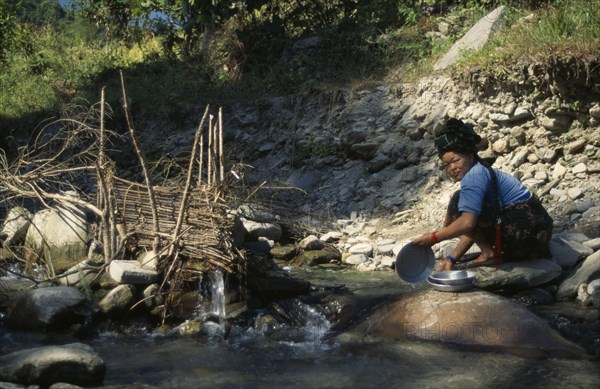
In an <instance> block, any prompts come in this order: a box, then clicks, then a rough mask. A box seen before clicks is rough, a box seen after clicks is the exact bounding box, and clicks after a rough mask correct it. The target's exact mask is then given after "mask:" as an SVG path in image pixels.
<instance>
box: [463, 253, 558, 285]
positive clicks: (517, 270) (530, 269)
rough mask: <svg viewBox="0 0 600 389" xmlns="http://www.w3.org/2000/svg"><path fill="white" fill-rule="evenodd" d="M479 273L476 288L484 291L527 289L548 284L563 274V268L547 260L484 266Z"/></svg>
mask: <svg viewBox="0 0 600 389" xmlns="http://www.w3.org/2000/svg"><path fill="white" fill-rule="evenodd" d="M473 270H474V271H475V272H477V277H476V279H475V286H478V287H480V288H482V289H488V290H498V289H511V290H515V289H525V288H533V287H535V286H539V285H543V284H545V283H548V282H550V281H552V280H554V279H555V278H557V277H558V276H560V274H561V271H562V269H561V267H560V266H559V265H557V264H556V263H554V262H552V261H550V260H547V259H531V260H528V261H520V262H505V263H503V264H502V265H500V266H498V267H487V266H482V267H479V268H475V269H473Z"/></svg>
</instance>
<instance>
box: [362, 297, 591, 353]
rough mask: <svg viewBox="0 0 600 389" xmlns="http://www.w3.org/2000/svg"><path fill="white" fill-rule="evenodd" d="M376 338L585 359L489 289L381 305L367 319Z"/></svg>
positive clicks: (525, 311) (402, 299)
mask: <svg viewBox="0 0 600 389" xmlns="http://www.w3.org/2000/svg"><path fill="white" fill-rule="evenodd" d="M366 325H367V331H368V333H369V334H370V335H374V336H379V337H383V338H390V339H401V340H405V339H423V340H429V341H436V342H443V343H452V344H460V345H464V346H473V347H475V348H477V349H487V350H491V351H507V352H512V353H515V354H520V355H528V356H536V357H568V358H580V357H584V356H585V352H584V351H583V350H582V349H581V348H580V347H579V346H577V345H575V344H573V343H571V342H569V341H567V340H565V339H564V338H562V337H561V336H560V335H559V334H558V333H557V332H555V331H554V330H553V329H552V328H550V327H549V326H548V324H547V323H546V322H545V321H544V320H543V319H541V318H540V317H538V316H537V315H535V314H534V313H532V312H531V311H529V310H528V309H527V308H525V307H523V306H522V305H520V304H518V303H516V302H513V301H511V300H509V299H507V298H504V297H501V296H498V295H496V294H493V293H489V292H485V291H472V292H465V293H446V292H438V291H434V290H424V291H420V292H417V293H412V294H408V295H403V296H400V297H399V298H398V299H397V300H395V301H393V302H391V303H388V304H384V305H383V306H381V307H379V308H378V309H377V310H376V311H375V312H374V313H373V314H372V315H371V316H370V317H369V319H368V320H367V323H366Z"/></svg>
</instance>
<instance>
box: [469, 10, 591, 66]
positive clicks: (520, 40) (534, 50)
mask: <svg viewBox="0 0 600 389" xmlns="http://www.w3.org/2000/svg"><path fill="white" fill-rule="evenodd" d="M552 4H553V5H551V6H549V7H547V8H543V9H540V10H539V11H538V12H536V13H535V14H531V13H529V12H524V11H523V10H515V9H513V10H512V11H511V13H510V18H509V28H505V29H503V30H502V31H501V32H500V33H498V34H496V35H495V36H494V38H493V39H492V41H491V42H490V44H488V45H487V46H486V47H484V48H483V49H482V50H481V51H479V52H478V53H474V54H471V55H469V56H467V57H466V59H465V61H464V62H463V64H462V65H463V66H465V67H466V68H470V67H473V66H480V67H484V68H493V67H497V66H498V65H500V66H510V65H511V64H515V63H520V62H524V61H539V62H545V61H547V60H548V59H555V58H573V57H577V58H582V59H590V58H591V59H595V60H598V56H599V53H600V0H591V1H584V0H557V1H554V2H553V3H552Z"/></svg>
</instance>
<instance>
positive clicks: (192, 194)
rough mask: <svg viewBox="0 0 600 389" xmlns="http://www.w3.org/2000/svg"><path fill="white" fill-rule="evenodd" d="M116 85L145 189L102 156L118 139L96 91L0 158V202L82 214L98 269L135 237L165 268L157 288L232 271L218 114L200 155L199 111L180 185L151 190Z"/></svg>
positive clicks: (201, 130)
mask: <svg viewBox="0 0 600 389" xmlns="http://www.w3.org/2000/svg"><path fill="white" fill-rule="evenodd" d="M121 76H122V75H121ZM121 81H122V87H123V101H124V109H125V114H126V119H127V126H128V129H129V133H130V136H131V140H132V143H133V147H134V149H135V153H136V155H137V156H138V160H139V164H140V167H141V170H142V172H143V174H144V179H145V181H146V182H145V183H144V184H141V183H134V182H130V181H126V180H124V179H120V178H118V177H117V174H116V169H115V163H114V161H112V160H111V159H110V158H109V157H108V155H107V154H108V153H107V149H108V148H109V147H110V146H111V145H112V144H113V143H112V141H113V140H114V139H115V137H118V136H119V135H118V134H116V133H114V132H110V131H107V130H106V129H105V127H104V121H105V117H106V116H107V115H110V113H111V111H110V110H108V111H107V107H108V106H107V105H106V104H105V102H104V91H103V90H102V94H101V96H102V97H101V101H100V103H99V105H95V106H92V107H91V108H88V109H85V108H82V107H78V108H77V109H72V110H70V111H68V112H66V113H65V115H64V116H65V118H63V119H60V120H57V121H55V122H52V123H50V124H48V125H47V126H45V127H44V128H43V129H42V130H41V131H39V132H38V134H39V135H38V137H37V138H36V139H34V140H33V141H31V142H30V143H29V144H28V145H27V146H23V147H21V148H20V150H19V154H18V156H17V157H16V158H15V159H14V160H11V161H9V160H8V158H7V157H6V156H5V154H3V153H1V152H0V196H2V198H3V200H4V202H5V203H7V202H9V201H15V202H16V201H23V199H30V200H33V201H34V202H35V206H36V207H37V208H40V207H42V206H45V207H50V206H52V202H53V201H60V202H64V203H67V204H71V205H73V206H78V207H83V208H85V209H86V210H88V211H90V212H91V213H93V214H94V215H95V216H96V220H97V221H98V225H97V226H96V227H97V228H96V229H95V239H96V240H98V241H100V242H102V245H101V246H102V248H103V255H104V261H105V264H107V265H108V264H109V263H110V262H111V261H112V260H113V259H114V258H117V257H122V253H123V250H124V247H125V245H126V244H127V243H128V242H129V239H130V238H133V237H134V236H135V237H137V238H138V239H139V241H138V245H141V246H146V247H150V248H151V249H152V250H153V251H154V252H155V253H157V255H158V256H159V258H160V262H161V263H160V265H162V267H163V270H165V269H168V270H166V271H165V272H164V273H163V276H164V279H163V286H164V285H165V284H166V281H169V285H170V287H171V288H172V289H175V288H174V286H176V282H173V280H181V279H182V277H181V276H180V275H181V274H182V273H183V272H182V271H181V270H185V269H188V278H189V277H191V276H192V273H193V272H192V270H191V269H195V270H194V271H195V272H196V275H197V276H201V274H200V273H202V271H204V270H207V269H210V268H215V267H216V268H220V269H222V270H224V271H226V272H228V273H232V272H236V271H238V272H239V268H237V267H236V266H235V265H236V258H241V255H239V253H237V252H236V251H235V249H234V248H233V244H232V227H233V220H231V219H229V218H227V209H228V208H227V204H226V202H225V200H224V197H223V192H224V187H225V186H224V169H223V142H222V126H221V123H222V118H221V112H220V111H219V115H218V122H217V123H218V125H217V124H215V125H214V126H213V118H214V117H213V116H210V120H209V122H210V124H209V129H208V139H207V142H206V144H207V149H206V150H204V137H203V133H204V132H205V128H204V122H205V119H206V118H207V115H208V111H209V107H208V106H207V107H206V110H205V112H204V116H203V118H202V121H201V123H200V125H199V127H198V129H197V131H196V136H195V139H194V141H193V145H192V153H191V156H190V159H189V167H188V170H187V177H186V178H185V186H184V187H181V186H176V185H172V186H155V185H153V184H152V180H151V177H150V173H149V171H148V168H147V165H148V164H147V161H146V158H145V156H144V153H143V151H142V149H141V146H140V144H139V143H138V141H137V137H136V133H135V129H134V126H133V122H132V120H131V115H130V113H129V109H128V106H127V94H126V90H125V83H124V79H123V76H122V77H121ZM109 109H110V108H109ZM82 182H83V183H84V184H85V185H83V186H85V188H83V187H82V185H81V184H82ZM74 193H75V194H74ZM90 194H92V195H95V198H94V197H93V196H92V195H90ZM121 227H124V230H123V229H122V228H121ZM181 259H185V260H184V261H181ZM237 276H241V274H237ZM161 289H162V288H161Z"/></svg>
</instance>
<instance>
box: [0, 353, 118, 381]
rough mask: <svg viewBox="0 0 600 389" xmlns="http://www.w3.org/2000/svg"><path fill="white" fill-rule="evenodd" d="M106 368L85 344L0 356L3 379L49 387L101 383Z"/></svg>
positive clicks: (98, 356) (0, 373)
mask: <svg viewBox="0 0 600 389" xmlns="http://www.w3.org/2000/svg"><path fill="white" fill-rule="evenodd" d="M105 373H106V365H105V363H104V361H103V360H102V358H101V357H100V355H99V354H98V353H97V352H96V351H95V350H94V349H93V348H91V347H90V346H88V345H86V344H83V343H71V344H66V345H62V346H47V347H39V348H32V349H27V350H21V351H16V352H14V353H10V354H6V355H3V356H0V380H6V381H10V382H16V383H19V384H23V385H41V386H44V387H48V386H50V385H52V384H54V383H57V382H66V383H70V384H75V385H82V386H89V385H98V384H101V383H102V381H103V380H104V374H105Z"/></svg>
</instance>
